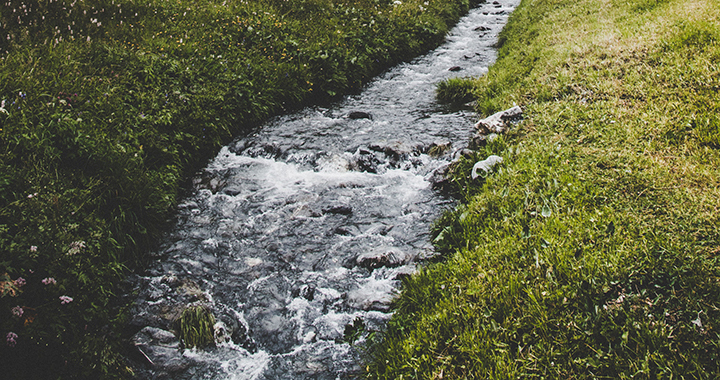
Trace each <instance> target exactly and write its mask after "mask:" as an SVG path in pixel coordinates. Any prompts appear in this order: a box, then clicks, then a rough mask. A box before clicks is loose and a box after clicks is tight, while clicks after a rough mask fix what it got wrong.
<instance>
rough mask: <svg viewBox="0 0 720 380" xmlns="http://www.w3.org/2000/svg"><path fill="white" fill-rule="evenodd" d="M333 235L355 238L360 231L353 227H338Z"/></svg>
mask: <svg viewBox="0 0 720 380" xmlns="http://www.w3.org/2000/svg"><path fill="white" fill-rule="evenodd" d="M334 233H335V234H336V235H343V236H357V235H359V234H360V230H359V229H358V228H357V227H355V226H340V227H338V228H336V229H335V231H334Z"/></svg>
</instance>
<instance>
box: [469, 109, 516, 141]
mask: <svg viewBox="0 0 720 380" xmlns="http://www.w3.org/2000/svg"><path fill="white" fill-rule="evenodd" d="M521 117H522V108H520V107H518V106H515V107H512V108H510V109H506V110H505V111H500V112H497V113H494V114H492V115H490V116H488V117H486V118H484V119H482V120H480V121H478V122H477V124H475V129H477V130H478V132H480V133H482V134H484V135H487V134H490V133H503V132H505V131H506V130H507V128H508V126H509V122H510V121H513V120H517V119H520V118H521Z"/></svg>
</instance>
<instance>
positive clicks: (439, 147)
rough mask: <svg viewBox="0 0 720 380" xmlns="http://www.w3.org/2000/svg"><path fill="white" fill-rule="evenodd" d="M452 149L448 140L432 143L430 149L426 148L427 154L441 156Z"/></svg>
mask: <svg viewBox="0 0 720 380" xmlns="http://www.w3.org/2000/svg"><path fill="white" fill-rule="evenodd" d="M450 149H452V143H451V142H450V141H448V142H444V143H432V144H430V149H428V155H429V156H430V157H442V156H443V155H444V154H445V153H447V152H448V151H450Z"/></svg>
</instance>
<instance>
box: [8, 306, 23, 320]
mask: <svg viewBox="0 0 720 380" xmlns="http://www.w3.org/2000/svg"><path fill="white" fill-rule="evenodd" d="M10 311H11V312H12V315H13V316H15V317H18V318H20V317H22V315H23V313H24V312H25V310H23V308H22V306H15V307H14V308H12V309H11V310H10Z"/></svg>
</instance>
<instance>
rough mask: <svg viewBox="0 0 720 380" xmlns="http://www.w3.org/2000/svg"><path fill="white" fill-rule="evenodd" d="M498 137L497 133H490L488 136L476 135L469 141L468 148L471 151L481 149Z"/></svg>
mask: <svg viewBox="0 0 720 380" xmlns="http://www.w3.org/2000/svg"><path fill="white" fill-rule="evenodd" d="M497 137H498V134H497V133H490V134H488V135H483V134H482V133H479V132H478V133H476V134H475V135H474V136H473V137H472V138H471V139H470V148H472V149H478V148H482V147H484V146H485V145H487V143H489V142H491V141H493V140H495V139H496V138H497Z"/></svg>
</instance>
